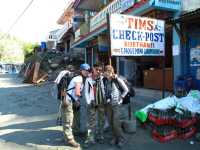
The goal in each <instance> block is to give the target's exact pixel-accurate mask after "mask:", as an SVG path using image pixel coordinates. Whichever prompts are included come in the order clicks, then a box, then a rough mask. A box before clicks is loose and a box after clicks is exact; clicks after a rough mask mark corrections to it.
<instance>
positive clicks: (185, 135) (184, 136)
mask: <svg viewBox="0 0 200 150" xmlns="http://www.w3.org/2000/svg"><path fill="white" fill-rule="evenodd" d="M196 132H197V129H196V128H195V127H191V128H190V129H189V131H188V132H186V133H183V134H178V138H180V139H188V138H190V137H192V136H194V135H195V134H196Z"/></svg>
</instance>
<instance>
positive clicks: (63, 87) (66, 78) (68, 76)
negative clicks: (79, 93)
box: [57, 72, 78, 100]
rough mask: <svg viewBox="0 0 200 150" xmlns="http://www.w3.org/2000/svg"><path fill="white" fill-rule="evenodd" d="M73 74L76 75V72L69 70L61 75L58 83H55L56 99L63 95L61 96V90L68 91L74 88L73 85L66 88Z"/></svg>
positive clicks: (60, 98)
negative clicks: (56, 89) (56, 88)
mask: <svg viewBox="0 0 200 150" xmlns="http://www.w3.org/2000/svg"><path fill="white" fill-rule="evenodd" d="M75 76H78V74H76V73H74V72H70V73H67V74H66V75H65V76H63V77H62V78H61V80H60V82H59V84H58V85H57V86H58V95H57V97H58V99H59V100H62V99H63V97H62V96H61V91H66V92H67V91H69V90H72V89H74V88H75V87H73V88H71V89H67V87H68V85H69V83H70V81H71V80H72V78H74V77H75Z"/></svg>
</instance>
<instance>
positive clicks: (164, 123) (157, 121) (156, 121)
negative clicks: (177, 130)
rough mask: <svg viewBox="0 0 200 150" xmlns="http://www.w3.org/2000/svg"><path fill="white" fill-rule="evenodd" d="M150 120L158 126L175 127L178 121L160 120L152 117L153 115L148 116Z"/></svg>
mask: <svg viewBox="0 0 200 150" xmlns="http://www.w3.org/2000/svg"><path fill="white" fill-rule="evenodd" d="M148 119H149V120H150V121H152V122H153V123H154V124H156V125H174V124H176V121H175V120H174V119H172V118H160V117H156V116H154V115H152V114H151V113H149V114H148Z"/></svg>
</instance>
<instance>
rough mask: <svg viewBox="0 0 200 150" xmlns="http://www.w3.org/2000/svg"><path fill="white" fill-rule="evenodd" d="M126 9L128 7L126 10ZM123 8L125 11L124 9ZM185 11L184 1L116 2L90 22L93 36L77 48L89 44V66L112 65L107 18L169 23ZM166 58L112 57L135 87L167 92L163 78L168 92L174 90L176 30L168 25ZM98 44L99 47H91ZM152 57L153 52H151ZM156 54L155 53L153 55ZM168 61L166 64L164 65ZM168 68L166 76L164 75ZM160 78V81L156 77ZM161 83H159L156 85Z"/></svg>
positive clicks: (82, 41)
mask: <svg viewBox="0 0 200 150" xmlns="http://www.w3.org/2000/svg"><path fill="white" fill-rule="evenodd" d="M122 5H123V6H124V7H122ZM122 8H123V9H122ZM180 9H181V0H172V1H171V0H167V1H165V0H138V1H128V0H127V1H120V0H118V1H117V0H116V1H113V2H112V3H111V4H109V5H108V6H107V7H106V8H104V9H103V10H102V11H100V12H99V13H98V14H97V15H96V16H94V17H93V18H92V19H91V20H90V33H88V35H85V36H84V38H82V39H80V40H78V41H76V42H75V43H74V46H79V45H81V44H82V43H84V42H85V43H87V44H86V46H85V48H86V57H87V62H89V63H91V64H94V63H95V62H102V63H103V64H108V61H109V60H108V59H109V51H110V49H109V48H110V46H112V44H111V45H110V43H109V41H107V40H109V35H108V28H107V20H106V14H107V13H109V14H113V13H118V14H120V13H121V14H125V15H131V16H141V17H148V18H154V19H160V20H167V19H168V18H171V17H173V16H174V15H175V14H176V13H177V12H179V11H180ZM164 32H165V42H164V48H165V49H164V51H165V55H164V57H163V55H161V56H157V55H151V56H147V55H142V56H134V57H132V56H125V55H124V56H112V65H114V66H115V68H116V70H117V72H118V73H119V74H120V75H123V76H125V77H127V78H128V79H129V80H130V81H131V82H132V83H133V84H134V85H135V86H138V87H144V88H151V89H158V90H161V89H163V76H165V78H166V79H165V83H167V84H166V86H165V87H166V89H167V90H172V89H173V56H172V43H173V26H172V25H170V24H167V23H166V24H165V28H164ZM93 41H96V44H91V43H93ZM150 53H151V52H150ZM152 53H153V52H152ZM164 59H165V62H164ZM163 67H165V68H166V69H165V75H163V73H164V72H163V69H162V68H163ZM155 74H156V77H155ZM155 81H157V83H155Z"/></svg>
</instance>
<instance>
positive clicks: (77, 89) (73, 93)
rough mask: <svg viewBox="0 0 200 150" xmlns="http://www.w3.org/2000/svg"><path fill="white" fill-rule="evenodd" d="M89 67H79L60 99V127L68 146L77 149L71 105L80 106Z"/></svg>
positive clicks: (85, 65)
mask: <svg viewBox="0 0 200 150" xmlns="http://www.w3.org/2000/svg"><path fill="white" fill-rule="evenodd" d="M89 70H90V66H89V65H88V64H81V65H80V74H79V75H78V76H75V77H73V78H72V79H71V81H70V83H69V85H68V87H67V90H66V92H65V95H64V98H63V99H62V107H61V116H62V126H63V133H64V137H65V140H66V141H67V143H68V145H70V146H72V147H79V146H80V145H79V144H78V143H77V142H76V141H75V139H74V135H73V132H72V124H73V118H74V114H73V105H74V107H76V108H79V106H80V98H81V96H82V90H83V87H84V82H85V79H86V77H87V76H88V74H89Z"/></svg>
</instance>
